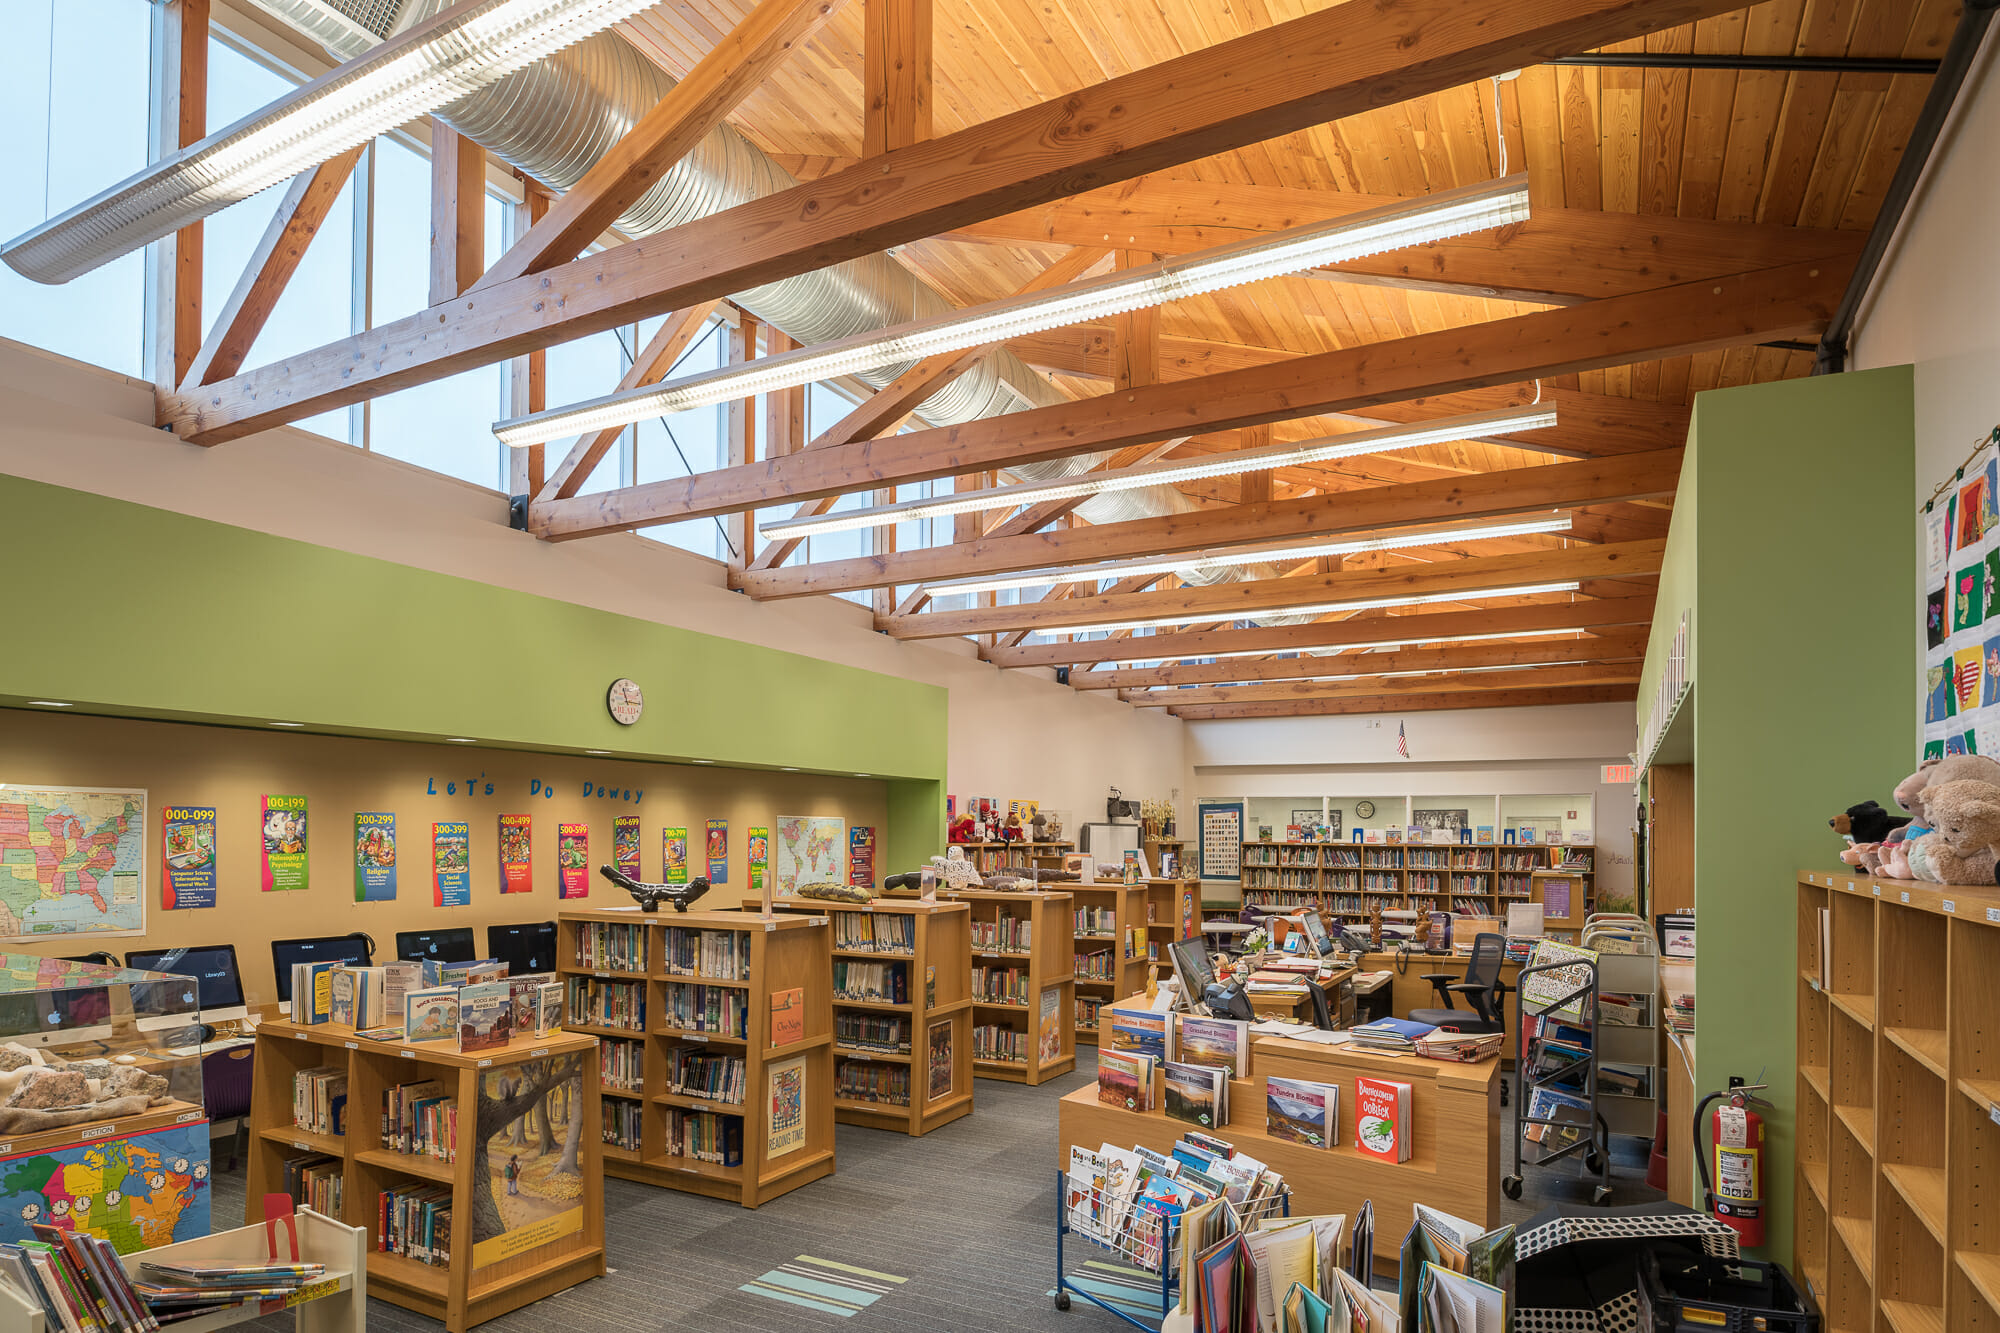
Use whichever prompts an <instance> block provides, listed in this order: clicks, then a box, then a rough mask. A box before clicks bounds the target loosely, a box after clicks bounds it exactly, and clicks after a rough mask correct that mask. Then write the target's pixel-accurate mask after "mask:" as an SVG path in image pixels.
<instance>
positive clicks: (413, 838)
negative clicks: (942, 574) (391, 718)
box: [0, 709, 888, 1006]
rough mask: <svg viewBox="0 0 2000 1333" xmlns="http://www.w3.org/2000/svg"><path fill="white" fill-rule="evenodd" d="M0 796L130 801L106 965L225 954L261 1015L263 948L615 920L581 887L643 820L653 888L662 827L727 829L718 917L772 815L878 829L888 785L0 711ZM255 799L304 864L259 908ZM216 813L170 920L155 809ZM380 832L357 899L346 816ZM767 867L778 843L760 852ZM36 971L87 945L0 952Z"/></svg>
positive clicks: (267, 992) (605, 897) (608, 891)
mask: <svg viewBox="0 0 2000 1333" xmlns="http://www.w3.org/2000/svg"><path fill="white" fill-rule="evenodd" d="M0 782H7V783H17V782H18V783H25V784H30V785H33V786H37V787H86V788H91V789H94V790H110V789H122V788H145V789H147V790H148V792H149V794H150V802H149V805H148V810H147V816H146V818H147V820H148V827H147V829H146V836H145V839H144V843H145V855H146V862H147V864H146V874H145V884H146V891H147V893H148V894H149V895H150V896H151V901H150V902H149V903H148V905H147V908H148V910H147V912H146V917H145V934H144V935H143V936H142V937H139V938H132V939H127V940H121V941H117V942H116V946H117V947H119V948H121V950H123V949H140V948H151V949H169V948H179V947H186V946H191V945H203V944H234V945H235V946H236V954H237V959H238V961H239V963H240V965H241V967H242V969H243V985H244V989H245V991H246V992H247V999H248V1001H249V1003H250V1004H252V1005H253V1006H254V1005H258V1004H263V1003H272V1002H275V999H276V996H275V994H274V987H273V984H272V981H273V979H272V976H271V949H270V941H271V940H273V939H285V938H291V937H302V936H313V935H345V934H347V933H348V932H350V931H356V930H359V931H366V932H367V933H368V934H369V935H370V936H372V937H373V938H374V941H375V958H376V961H377V962H381V961H384V960H386V959H388V958H390V957H392V956H393V954H394V948H395V938H396V932H397V931H402V930H427V929H437V928H440V927H446V926H471V927H473V928H474V931H475V935H474V938H475V941H476V942H477V943H479V944H480V945H484V943H485V941H486V928H487V927H488V926H490V925H515V924H520V923H524V922H533V921H549V920H553V919H554V918H555V916H556V914H557V913H558V912H561V911H563V910H565V909H567V908H572V907H615V906H623V905H626V904H629V903H630V902H631V901H632V900H631V898H630V897H629V896H628V895H627V894H625V893H623V892H621V891H619V890H618V889H617V888H616V886H614V885H612V884H610V883H608V882H607V881H606V880H605V879H604V878H603V877H602V876H600V875H599V874H598V873H597V868H598V866H600V865H602V864H604V863H606V862H608V861H610V860H611V852H612V841H611V837H612V820H613V819H615V818H618V817H620V816H625V817H630V816H637V817H638V819H639V821H640V837H639V850H640V863H639V868H640V872H641V878H643V879H646V880H654V881H656V880H660V879H662V878H664V876H663V874H662V871H663V868H664V867H663V861H664V851H663V842H662V833H663V830H665V829H667V828H689V829H704V830H705V829H706V827H707V824H708V821H709V820H711V819H714V820H723V821H727V823H728V832H727V838H728V844H729V846H728V855H729V860H730V862H731V865H730V872H731V875H732V879H731V881H730V882H729V883H727V884H719V885H717V886H716V888H715V889H714V890H713V891H711V892H710V893H709V894H708V895H706V899H707V900H706V902H700V901H698V902H697V903H696V904H695V905H696V906H709V907H716V906H730V907H734V906H737V905H739V904H740V903H741V902H742V899H743V896H744V895H745V894H746V893H747V892H749V889H750V875H749V872H748V869H747V862H748V856H747V839H748V837H749V831H750V830H751V829H752V828H763V829H770V830H772V831H773V832H775V827H776V824H777V821H778V816H779V814H780V813H781V812H782V813H785V814H804V815H813V816H821V817H826V818H832V819H838V820H844V821H845V822H846V824H847V825H848V826H849V827H853V826H855V825H865V826H867V827H870V828H874V829H876V830H878V832H879V831H880V830H883V829H885V828H887V826H888V811H887V808H886V806H887V786H886V784H884V783H882V782H879V781H873V780H868V779H861V778H847V777H828V776H825V775H819V774H811V773H764V772H748V771H744V770H739V769H730V768H722V767H709V766H704V767H700V768H695V767H691V766H687V765H680V764H663V763H642V762H633V761H620V760H614V759H608V758H604V759H594V758H590V757H587V756H583V755H556V754H537V753H530V752H526V751H517V750H491V749H485V748H475V747H469V746H463V745H423V744H417V743H413V742H405V741H382V740H370V739H366V738H361V737H348V736H314V735H301V734H294V733H286V732H281V731H271V732H263V731H254V730H250V729H247V728H239V727H208V726H195V725H190V724H185V723H177V722H149V721H140V720H135V719H127V718H109V717H88V716H75V715H59V714H48V713H39V712H32V711H28V710H8V709H0ZM270 793H284V794H296V795H301V796H304V797H305V798H306V800H307V802H308V804H309V807H310V810H311V820H312V825H311V826H312V836H311V838H310V840H309V842H308V844H307V849H306V855H307V857H308V858H309V860H310V866H309V872H310V873H309V876H308V879H307V887H306V888H304V889H303V890H299V891H294V892H288V893H279V892H271V893H266V892H264V891H263V890H262V888H261V886H260V883H259V854H260V851H261V849H262V845H263V844H262V837H261V834H262V829H261V826H260V822H259V818H258V808H259V802H260V801H261V800H262V799H263V797H264V796H265V795H267V794H270ZM183 806H202V807H208V806H213V807H215V809H216V824H215V857H214V864H215V868H216V885H215V892H214V895H213V902H214V904H215V905H214V906H213V907H204V908H196V909H183V910H174V911H169V910H166V909H164V908H163V906H162V902H161V897H160V892H161V890H160V885H161V876H160V857H161V853H162V842H163V840H162V829H161V818H162V812H163V811H164V810H166V809H169V808H172V807H183ZM363 812H381V813H393V814H394V815H395V817H396V824H395V829H396V835H397V837H396V841H397V844H398V846H397V851H398V855H397V861H398V862H399V863H400V864H399V865H398V866H397V870H398V872H399V873H398V875H397V876H396V879H397V884H396V888H395V896H394V897H393V898H387V899H382V898H375V899H366V898H365V897H364V895H363V894H361V893H360V892H358V891H357V888H356V857H357V849H356V833H355V829H356V825H355V816H356V815H357V814H359V813H363ZM502 815H514V816H524V817H526V818H527V820H528V830H529V837H528V843H527V850H528V853H529V857H530V859H529V862H528V866H527V877H526V883H527V891H526V892H516V893H503V892H502V891H501V890H502V885H503V871H502V867H501V861H500V839H501V824H500V818H501V816H502ZM453 821H464V822H465V824H466V825H467V830H466V831H467V834H468V835H469V837H468V840H467V844H466V855H467V860H468V862H469V867H470V872H471V873H470V885H469V893H468V895H467V896H468V901H466V902H465V904H464V905H463V906H457V905H453V906H438V905H437V895H436V894H435V892H434V886H433V882H432V881H433V841H434V829H435V828H436V826H438V825H440V824H441V823H447V822H453ZM560 824H584V825H587V826H588V828H589V843H588V858H587V864H586V865H585V867H584V869H585V870H586V872H587V873H586V874H585V875H583V876H581V877H580V878H581V879H582V883H583V888H584V889H585V892H586V896H584V897H581V898H575V899H571V900H569V901H562V900H560V899H558V897H557V883H558V876H557V870H558V867H557V864H556V837H557V827H558V825H560ZM773 850H774V851H775V850H776V848H775V846H774V847H773ZM10 947H13V948H16V949H17V950H23V951H32V952H37V953H45V954H48V955H51V956H55V955H59V954H65V953H78V952H81V951H82V950H83V949H85V948H90V947H94V946H92V945H91V944H89V943H88V942H85V941H83V940H80V939H79V938H78V937H77V936H74V935H72V936H65V937H58V938H56V939H53V940H48V941H42V940H36V941H31V942H28V943H26V944H23V945H15V946H10Z"/></svg>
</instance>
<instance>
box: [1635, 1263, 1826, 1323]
mask: <svg viewBox="0 0 2000 1333" xmlns="http://www.w3.org/2000/svg"><path fill="white" fill-rule="evenodd" d="M1639 1328H1640V1329H1642V1330H1645V1329H1650V1330H1652V1331H1653V1333H1818V1330H1819V1307H1818V1306H1817V1305H1815V1304H1814V1303H1813V1298H1812V1296H1811V1295H1810V1294H1809V1293H1807V1292H1805V1291H1803V1290H1801V1289H1800V1288H1799V1286H1798V1284H1797V1283H1795V1282H1793V1281H1792V1276H1791V1274H1789V1273H1787V1272H1786V1271H1785V1270H1784V1268H1783V1266H1782V1265H1779V1264H1770V1263H1764V1262H1763V1261H1761V1260H1757V1259H1716V1258H1712V1257H1709V1256H1706V1255H1703V1256H1700V1257H1693V1256H1689V1257H1681V1256H1673V1255H1670V1256H1667V1257H1666V1260H1665V1262H1664V1263H1662V1262H1661V1256H1660V1255H1659V1254H1657V1253H1653V1252H1648V1253H1646V1254H1644V1255H1642V1256H1641V1257H1640V1259H1639Z"/></svg>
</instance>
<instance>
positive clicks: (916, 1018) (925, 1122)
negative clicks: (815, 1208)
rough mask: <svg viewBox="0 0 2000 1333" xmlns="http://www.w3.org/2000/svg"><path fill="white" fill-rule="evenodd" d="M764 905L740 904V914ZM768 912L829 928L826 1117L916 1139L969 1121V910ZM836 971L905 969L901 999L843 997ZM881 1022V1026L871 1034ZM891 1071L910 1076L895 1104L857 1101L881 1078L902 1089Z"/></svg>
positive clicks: (913, 906) (883, 905)
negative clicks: (824, 921)
mask: <svg viewBox="0 0 2000 1333" xmlns="http://www.w3.org/2000/svg"><path fill="white" fill-rule="evenodd" d="M761 902H762V899H761V898H745V899H744V900H743V910H744V911H745V912H750V911H753V910H756V909H757V908H758V907H759V906H760V905H761ZM773 906H774V907H776V909H777V910H778V911H781V912H787V913H794V912H804V913H808V914H811V913H823V914H824V915H826V916H827V917H828V918H830V919H831V921H832V923H833V950H832V953H833V965H834V968H835V987H834V991H833V1023H834V1034H833V1076H834V1100H833V1118H834V1119H835V1120H836V1121H838V1122H839V1123H841V1124H843V1125H863V1126H866V1127H867V1128H869V1129H889V1130H897V1131H900V1132H903V1133H907V1134H909V1135H911V1136H912V1137H915V1136H917V1135H920V1134H928V1133H929V1132H930V1131H931V1130H934V1129H936V1128H937V1127H938V1126H940V1125H946V1124H950V1123H951V1122H952V1121H954V1120H957V1119H958V1118H959V1117H961V1116H966V1115H970V1114H972V967H971V958H972V924H971V923H972V907H971V904H969V903H962V902H935V903H926V902H922V901H920V900H918V899H914V898H877V899H876V900H875V901H874V902H872V903H869V904H867V905H866V906H863V905H860V904H842V903H831V902H818V901H814V900H813V899H810V898H779V899H777V900H776V901H775V903H774V904H773ZM843 962H857V963H864V964H866V963H887V964H890V965H892V966H897V967H901V968H903V969H904V975H905V978H906V980H905V982H904V993H905V994H906V995H907V996H908V998H907V1000H903V1001H895V1000H888V1001H882V1000H871V999H859V998H846V997H844V995H843V993H842V991H841V989H840V986H839V982H840V980H841V977H840V972H839V969H840V966H841V964H842V963H843ZM878 1023H879V1024H885V1025H886V1026H884V1027H874V1025H875V1024H878ZM871 1028H872V1029H873V1030H870V1029H871ZM898 1028H899V1029H900V1030H899V1031H898V1030H894V1029H898ZM897 1070H902V1071H907V1072H906V1074H905V1075H904V1076H905V1077H907V1079H908V1088H907V1090H906V1091H904V1092H903V1094H902V1096H903V1100H901V1101H900V1102H899V1101H897V1100H895V1098H894V1094H895V1092H896V1089H895V1088H894V1087H891V1088H889V1089H887V1090H886V1092H887V1094H888V1096H887V1097H885V1098H882V1099H876V1100H869V1099H866V1098H865V1097H861V1096H856V1095H854V1094H855V1093H856V1092H861V1091H863V1090H864V1089H865V1088H866V1087H867V1086H868V1085H869V1084H871V1083H874V1082H876V1081H877V1080H876V1079H874V1078H873V1077H871V1075H873V1074H875V1073H878V1072H879V1073H881V1074H882V1075H883V1077H884V1079H886V1081H888V1082H890V1083H892V1084H893V1083H895V1082H897V1081H899V1080H898V1079H897V1077H896V1073H895V1071H897ZM849 1071H852V1072H849ZM878 1091H881V1090H878Z"/></svg>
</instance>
